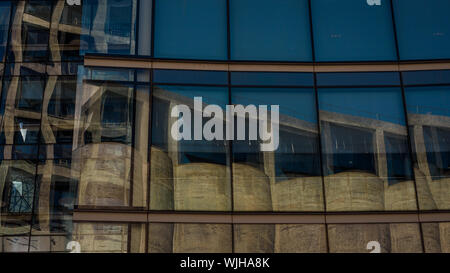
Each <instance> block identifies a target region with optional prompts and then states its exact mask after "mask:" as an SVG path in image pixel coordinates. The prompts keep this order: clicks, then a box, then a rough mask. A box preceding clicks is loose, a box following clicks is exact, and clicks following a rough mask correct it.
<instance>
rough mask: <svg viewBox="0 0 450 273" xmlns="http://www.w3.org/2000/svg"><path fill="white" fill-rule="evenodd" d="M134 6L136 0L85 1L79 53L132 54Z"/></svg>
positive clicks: (134, 22) (133, 49)
mask: <svg viewBox="0 0 450 273" xmlns="http://www.w3.org/2000/svg"><path fill="white" fill-rule="evenodd" d="M136 7H137V4H136V0H90V1H84V2H83V19H82V32H81V49H80V53H81V55H84V54H85V53H101V54H122V55H134V54H135V50H136V33H135V27H136Z"/></svg>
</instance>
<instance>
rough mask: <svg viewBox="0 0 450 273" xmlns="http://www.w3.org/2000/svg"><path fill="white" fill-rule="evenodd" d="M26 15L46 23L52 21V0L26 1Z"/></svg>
mask: <svg viewBox="0 0 450 273" xmlns="http://www.w3.org/2000/svg"><path fill="white" fill-rule="evenodd" d="M25 13H26V14H29V15H32V16H34V17H37V18H40V19H43V20H46V21H50V19H51V16H52V1H51V0H38V1H35V0H31V1H30V0H29V1H26V4H25Z"/></svg>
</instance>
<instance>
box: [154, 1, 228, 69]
mask: <svg viewBox="0 0 450 273" xmlns="http://www.w3.org/2000/svg"><path fill="white" fill-rule="evenodd" d="M154 14H155V18H154V20H155V26H154V28H155V38H154V39H155V49H154V50H155V52H154V53H155V57H157V58H175V59H207V60H225V59H227V1H225V0H189V1H187V0H164V1H156V3H155V13H154Z"/></svg>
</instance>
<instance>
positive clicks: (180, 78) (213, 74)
mask: <svg viewBox="0 0 450 273" xmlns="http://www.w3.org/2000/svg"><path fill="white" fill-rule="evenodd" d="M153 82H155V83H175V84H228V73H227V72H224V71H192V70H168V69H167V70H166V69H155V70H153Z"/></svg>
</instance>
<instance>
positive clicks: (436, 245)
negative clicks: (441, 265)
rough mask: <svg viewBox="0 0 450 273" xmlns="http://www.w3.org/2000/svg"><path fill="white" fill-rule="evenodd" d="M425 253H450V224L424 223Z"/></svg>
mask: <svg viewBox="0 0 450 273" xmlns="http://www.w3.org/2000/svg"><path fill="white" fill-rule="evenodd" d="M422 234H423V241H424V244H425V253H450V223H423V224H422Z"/></svg>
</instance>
